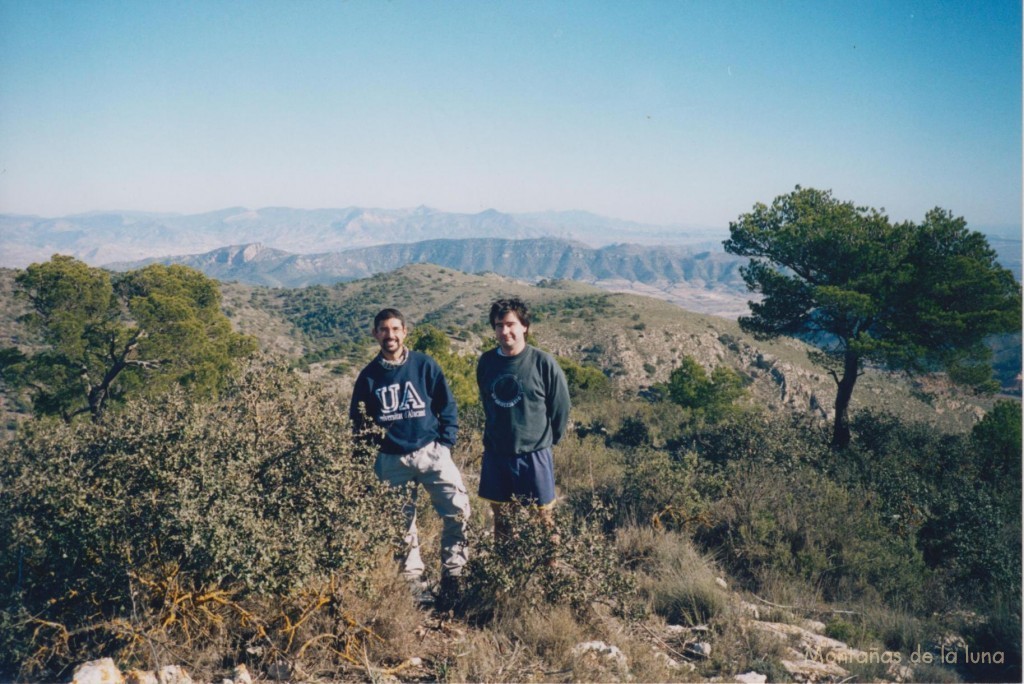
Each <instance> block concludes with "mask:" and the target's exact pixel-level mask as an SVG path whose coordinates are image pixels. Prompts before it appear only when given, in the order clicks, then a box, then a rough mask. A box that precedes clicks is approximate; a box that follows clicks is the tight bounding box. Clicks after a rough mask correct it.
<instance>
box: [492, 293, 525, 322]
mask: <svg viewBox="0 0 1024 684" xmlns="http://www.w3.org/2000/svg"><path fill="white" fill-rule="evenodd" d="M510 312H511V313H514V314H515V315H516V318H518V319H519V322H520V323H522V324H523V327H524V328H529V327H530V307H529V306H527V305H526V302H524V301H523V300H522V299H520V298H519V297H511V298H509V299H499V300H498V301H496V302H494V304H492V305H491V319H490V320H491V327H492V328H493V327H494V326H496V325H497V324H498V321H500V320H501V319H503V318H505V316H507V315H508V314H509V313H510Z"/></svg>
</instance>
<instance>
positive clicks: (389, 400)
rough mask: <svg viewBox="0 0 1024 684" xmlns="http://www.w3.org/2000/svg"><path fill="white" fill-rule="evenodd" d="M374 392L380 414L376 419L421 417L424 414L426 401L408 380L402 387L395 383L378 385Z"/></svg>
mask: <svg viewBox="0 0 1024 684" xmlns="http://www.w3.org/2000/svg"><path fill="white" fill-rule="evenodd" d="M374 393H375V394H376V395H377V401H379V402H380V409H381V415H380V418H379V419H378V420H401V419H403V418H421V417H423V416H425V415H426V411H425V409H426V408H427V405H426V403H424V401H423V399H422V398H421V397H420V395H419V393H418V392H417V391H416V388H415V387H413V385H412V383H411V382H409V381H408V380H407V381H406V382H405V387H404V388H402V385H401V384H399V383H395V384H393V385H386V386H384V387H378V388H377V389H376V390H374ZM399 395H401V396H399Z"/></svg>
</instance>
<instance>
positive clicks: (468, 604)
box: [463, 502, 636, 625]
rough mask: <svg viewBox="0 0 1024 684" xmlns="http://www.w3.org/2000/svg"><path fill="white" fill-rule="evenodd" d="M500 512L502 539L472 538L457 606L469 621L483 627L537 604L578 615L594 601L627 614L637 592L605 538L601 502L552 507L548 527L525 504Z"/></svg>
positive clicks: (487, 534) (586, 611) (490, 535)
mask: <svg viewBox="0 0 1024 684" xmlns="http://www.w3.org/2000/svg"><path fill="white" fill-rule="evenodd" d="M506 511H507V515H506V521H507V526H508V527H507V529H508V532H507V534H505V533H503V534H501V535H498V536H495V535H494V534H493V533H492V532H491V531H490V530H488V531H485V532H482V533H480V534H479V537H478V538H477V539H475V540H471V544H472V547H473V549H474V553H473V555H472V556H471V557H470V560H469V563H468V564H467V566H466V573H465V599H464V601H463V609H464V613H465V616H466V617H467V619H468V620H469V621H470V622H472V623H475V624H478V625H479V624H487V623H489V622H491V621H492V620H493V619H495V617H496V615H500V614H502V613H506V614H516V613H518V612H520V611H521V610H523V609H533V608H534V607H535V606H536V605H537V603H538V602H545V603H548V604H551V605H564V606H568V607H569V608H570V609H571V610H572V611H573V614H575V615H577V616H579V617H582V618H587V617H589V616H590V614H591V611H592V610H593V609H594V607H595V605H596V604H601V605H605V606H607V607H609V608H610V609H612V610H613V611H615V612H616V613H618V614H628V613H630V611H631V609H632V608H633V607H634V606H635V605H636V604H635V592H636V589H635V586H634V583H633V581H632V578H631V577H629V576H628V575H627V574H626V573H624V572H623V571H622V570H621V567H620V559H619V557H618V554H617V553H616V551H615V547H614V545H613V543H612V541H611V540H610V539H609V538H608V537H607V535H606V532H605V530H604V528H605V525H606V523H607V521H608V518H607V515H606V513H605V510H604V508H603V506H602V505H601V504H600V503H596V502H595V503H594V504H593V505H592V506H591V507H590V510H589V511H584V510H583V506H581V505H579V504H576V505H572V506H560V507H557V508H556V509H554V511H553V513H554V515H553V516H552V520H553V525H549V524H546V523H545V522H544V521H543V520H542V519H540V517H539V516H538V511H537V509H536V508H534V507H531V506H525V505H524V506H520V505H509V506H507V507H506Z"/></svg>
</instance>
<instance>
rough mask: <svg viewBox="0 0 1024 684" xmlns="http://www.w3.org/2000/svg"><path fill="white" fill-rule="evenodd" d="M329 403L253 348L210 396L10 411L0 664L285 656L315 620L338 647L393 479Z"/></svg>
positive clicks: (390, 516)
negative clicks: (32, 418)
mask: <svg viewBox="0 0 1024 684" xmlns="http://www.w3.org/2000/svg"><path fill="white" fill-rule="evenodd" d="M340 403H341V402H339V401H338V398H337V397H333V396H330V395H328V394H327V393H326V392H324V391H323V390H322V389H319V388H317V387H313V386H309V385H307V384H303V383H302V382H301V381H300V380H298V379H297V378H295V377H292V375H290V374H289V373H287V372H286V371H283V370H279V369H277V368H275V366H274V365H273V364H272V363H270V362H266V361H261V362H256V363H253V364H250V365H249V367H248V368H247V369H246V370H245V372H244V373H243V374H241V375H240V377H238V378H237V379H236V381H235V382H234V384H233V385H232V387H230V388H229V390H228V391H227V392H226V393H225V394H224V395H223V398H222V399H221V400H219V401H217V402H216V403H208V404H201V403H196V402H194V401H192V400H190V399H189V398H187V397H186V396H185V395H184V394H182V393H181V392H176V393H172V394H170V395H168V396H166V397H164V398H162V399H160V400H157V401H143V400H139V401H135V402H131V403H129V404H127V405H126V406H125V408H124V409H123V410H121V411H119V412H117V413H116V414H111V415H109V416H108V418H107V419H106V420H105V421H104V422H102V423H100V424H93V423H81V424H76V425H72V426H66V425H62V424H56V423H52V422H45V423H44V422H40V423H34V424H29V425H26V427H25V429H24V430H23V431H22V433H21V435H20V436H19V438H18V439H17V440H15V441H13V442H11V443H9V444H5V445H4V446H3V448H2V449H3V450H2V452H0V482H2V483H3V493H2V496H0V544H2V545H3V549H2V550H3V553H2V554H0V578H2V579H0V584H2V585H3V586H5V587H9V588H10V589H9V590H8V591H9V593H8V594H7V595H6V596H5V597H4V598H5V604H6V605H5V606H4V611H3V613H4V619H3V620H2V621H0V645H3V648H2V649H0V653H2V655H0V658H2V659H3V662H2V664H0V669H2V670H3V671H4V672H5V673H11V674H13V673H14V672H15V671H16V670H17V669H19V668H20V675H21V676H26V677H32V676H35V677H41V678H57V677H58V676H63V673H64V672H65V670H66V668H67V667H68V666H69V665H71V664H72V662H81V661H83V660H88V659H90V658H93V657H102V656H113V657H115V658H117V659H118V660H119V661H121V662H124V663H126V664H133V663H138V664H142V665H150V666H155V665H157V664H158V663H159V662H161V661H162V662H172V663H177V662H178V661H177V658H178V657H179V656H180V655H181V654H183V653H189V652H202V651H203V650H204V649H205V648H207V647H212V648H215V649H216V650H217V651H218V652H219V655H220V657H222V658H226V659H232V658H234V659H239V660H241V659H245V658H252V657H253V656H252V655H251V654H252V653H258V654H261V655H260V656H259V657H263V658H274V657H279V656H281V655H282V654H284V655H288V656H297V655H299V654H300V653H305V652H307V651H308V650H309V646H310V645H309V644H308V643H307V642H306V641H305V640H304V634H303V629H304V628H308V627H309V626H311V625H313V624H314V623H315V622H316V620H314V618H320V617H323V619H326V620H327V621H328V623H330V629H331V632H330V633H331V634H332V635H333V636H332V637H331V639H328V640H321V641H319V642H317V643H318V644H319V645H322V646H324V647H329V648H330V649H332V650H333V651H336V652H339V653H345V652H346V649H347V645H346V642H347V641H348V640H350V639H351V640H355V641H359V640H360V639H362V638H364V637H365V636H366V631H365V630H363V629H362V628H359V627H356V626H355V625H357V624H358V623H357V622H354V621H349V620H347V618H346V607H345V605H346V604H345V598H344V597H345V596H346V595H348V594H350V593H351V592H358V591H368V584H369V578H370V577H371V576H372V575H373V572H374V568H375V567H376V565H377V562H378V560H379V559H380V558H381V557H382V555H383V556H386V555H388V554H387V553H386V551H388V550H391V549H392V548H393V547H394V545H395V544H396V542H398V541H399V540H400V538H401V525H402V522H401V512H400V509H401V503H400V500H399V497H401V496H402V492H401V491H400V490H390V489H388V488H387V487H386V486H384V485H382V484H381V483H379V481H378V480H377V478H376V477H375V475H374V474H373V470H372V462H371V458H372V453H371V452H370V451H369V450H368V448H365V447H362V446H360V445H359V444H356V443H354V442H353V440H352V439H351V438H350V437H349V434H350V431H349V427H348V424H347V419H346V417H345V415H344V412H343V410H342V407H341V406H340ZM350 622H351V624H350ZM253 649H255V650H253ZM247 654H250V655H247Z"/></svg>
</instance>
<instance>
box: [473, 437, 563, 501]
mask: <svg viewBox="0 0 1024 684" xmlns="http://www.w3.org/2000/svg"><path fill="white" fill-rule="evenodd" d="M480 498H481V499H486V500H487V501H492V502H494V503H505V502H507V501H512V500H513V499H525V500H528V501H529V502H530V503H534V504H536V505H538V506H548V505H550V504H552V503H554V501H555V462H554V457H553V456H552V454H551V449H550V448H545V449H541V450H540V451H531V452H529V453H525V454H516V455H515V456H497V455H495V454H492V453H490V452H488V451H484V460H483V464H482V465H481V466H480Z"/></svg>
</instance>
